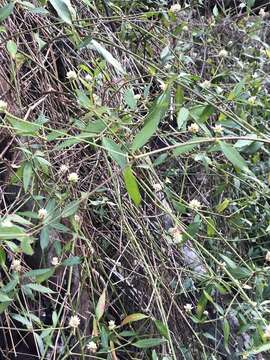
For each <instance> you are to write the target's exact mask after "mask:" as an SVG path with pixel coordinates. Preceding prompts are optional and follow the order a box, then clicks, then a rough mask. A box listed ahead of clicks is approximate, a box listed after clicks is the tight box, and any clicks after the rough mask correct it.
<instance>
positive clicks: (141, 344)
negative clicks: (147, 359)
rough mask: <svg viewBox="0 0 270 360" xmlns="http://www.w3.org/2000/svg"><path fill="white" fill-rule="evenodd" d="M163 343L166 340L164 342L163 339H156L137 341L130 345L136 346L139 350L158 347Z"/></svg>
mask: <svg viewBox="0 0 270 360" xmlns="http://www.w3.org/2000/svg"><path fill="white" fill-rule="evenodd" d="M164 342H166V340H164V339H158V338H152V339H151V338H150V339H143V340H138V341H137V342H135V343H134V344H132V345H133V346H136V347H137V348H140V349H148V348H151V347H155V346H159V345H161V344H163V343H164Z"/></svg>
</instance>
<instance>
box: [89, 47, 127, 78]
mask: <svg viewBox="0 0 270 360" xmlns="http://www.w3.org/2000/svg"><path fill="white" fill-rule="evenodd" d="M91 45H92V46H93V48H94V49H96V50H97V51H98V52H99V53H100V55H102V56H103V57H104V59H105V60H106V61H107V62H108V63H110V64H111V65H112V66H113V67H114V68H115V69H116V70H118V71H119V72H120V73H121V74H125V73H126V72H125V70H124V69H123V67H122V65H121V64H120V62H119V61H118V60H116V59H115V57H113V55H112V54H111V53H110V52H109V51H108V50H106V49H105V47H103V46H102V45H101V44H100V43H99V42H97V41H96V40H91Z"/></svg>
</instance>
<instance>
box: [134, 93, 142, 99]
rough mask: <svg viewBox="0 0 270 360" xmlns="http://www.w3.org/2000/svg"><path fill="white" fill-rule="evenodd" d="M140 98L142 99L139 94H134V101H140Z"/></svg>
mask: <svg viewBox="0 0 270 360" xmlns="http://www.w3.org/2000/svg"><path fill="white" fill-rule="evenodd" d="M141 97H142V96H141V94H135V95H134V99H135V100H140V98H141Z"/></svg>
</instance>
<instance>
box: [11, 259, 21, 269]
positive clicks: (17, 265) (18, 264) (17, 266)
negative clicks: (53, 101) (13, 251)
mask: <svg viewBox="0 0 270 360" xmlns="http://www.w3.org/2000/svg"><path fill="white" fill-rule="evenodd" d="M11 269H12V270H14V271H17V272H20V271H21V269H22V266H21V260H16V259H13V261H12V263H11Z"/></svg>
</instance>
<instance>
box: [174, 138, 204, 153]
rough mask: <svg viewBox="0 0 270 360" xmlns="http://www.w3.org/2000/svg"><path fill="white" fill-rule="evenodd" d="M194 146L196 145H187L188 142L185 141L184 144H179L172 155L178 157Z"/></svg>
mask: <svg viewBox="0 0 270 360" xmlns="http://www.w3.org/2000/svg"><path fill="white" fill-rule="evenodd" d="M196 146H198V144H189V142H188V141H187V142H186V143H182V144H179V147H177V148H175V149H174V150H173V154H174V155H175V156H178V155H181V154H185V153H188V152H190V151H191V150H193V149H194V148H195V147H196Z"/></svg>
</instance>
